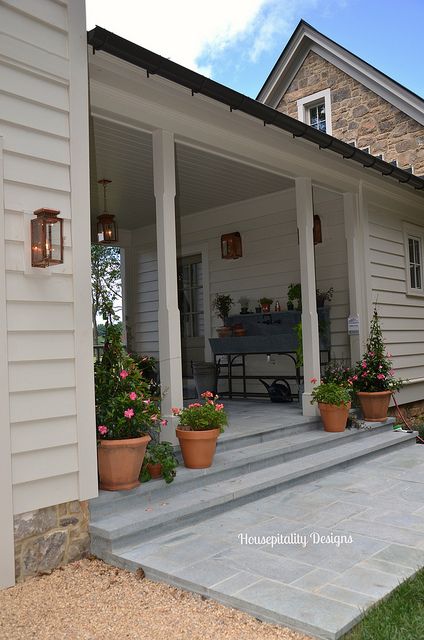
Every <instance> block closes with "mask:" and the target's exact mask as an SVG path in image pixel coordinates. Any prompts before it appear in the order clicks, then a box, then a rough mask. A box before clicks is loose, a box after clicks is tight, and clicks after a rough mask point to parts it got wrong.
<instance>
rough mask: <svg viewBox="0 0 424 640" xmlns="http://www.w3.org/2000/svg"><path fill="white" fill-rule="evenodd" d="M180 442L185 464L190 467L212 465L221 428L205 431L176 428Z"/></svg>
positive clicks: (198, 467) (202, 467)
mask: <svg viewBox="0 0 424 640" xmlns="http://www.w3.org/2000/svg"><path fill="white" fill-rule="evenodd" d="M176 434H177V438H178V440H179V443H180V447H181V453H182V456H183V460H184V465H185V466H186V467H188V468H189V469H206V468H207V467H210V466H211V464H212V461H213V458H214V455H215V451H216V441H217V439H218V436H219V434H220V430H219V429H207V430H205V431H188V430H185V429H176Z"/></svg>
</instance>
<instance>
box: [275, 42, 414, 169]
mask: <svg viewBox="0 0 424 640" xmlns="http://www.w3.org/2000/svg"><path fill="white" fill-rule="evenodd" d="M324 89H330V90H331V111H332V127H333V136H334V137H336V138H340V140H344V141H345V142H349V143H350V142H353V141H354V142H355V144H356V146H357V147H359V148H364V147H370V151H371V153H372V154H373V155H379V154H383V159H384V160H386V161H387V162H391V161H393V160H397V163H398V166H399V167H400V168H402V169H407V168H409V167H411V166H412V167H413V169H414V173H415V174H416V175H424V127H423V126H422V125H421V124H419V123H418V122H416V121H415V120H414V119H413V118H411V117H410V116H408V115H406V114H405V113H403V112H402V111H400V110H399V109H397V108H396V107H394V106H393V105H391V104H390V103H389V102H387V101H386V100H384V99H383V98H381V97H380V96H378V95H377V94H376V93H374V92H373V91H371V90H370V89H367V87H364V85H362V84H361V83H360V82H358V81H356V80H354V79H353V78H351V77H350V76H348V75H347V74H346V73H344V71H341V70H340V69H338V68H337V67H335V66H334V65H332V64H331V63H329V62H327V60H324V58H321V56H319V55H317V54H316V53H314V52H313V51H310V52H309V53H308V55H307V57H306V58H305V61H304V63H303V64H302V66H301V68H300V69H299V71H298V73H297V74H296V76H295V78H294V79H293V81H292V82H291V84H290V86H289V87H288V89H287V91H286V93H285V95H284V96H283V98H282V100H281V102H280V104H279V105H278V107H277V109H278V110H279V111H282V112H283V113H286V114H287V115H289V116H291V117H292V118H297V117H298V115H297V100H299V99H300V98H304V97H305V96H308V95H312V94H314V93H316V92H318V91H323V90H324Z"/></svg>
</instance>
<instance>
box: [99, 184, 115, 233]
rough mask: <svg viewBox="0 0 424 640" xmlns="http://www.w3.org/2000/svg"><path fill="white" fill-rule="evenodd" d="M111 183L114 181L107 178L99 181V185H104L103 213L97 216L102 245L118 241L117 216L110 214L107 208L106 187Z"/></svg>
mask: <svg viewBox="0 0 424 640" xmlns="http://www.w3.org/2000/svg"><path fill="white" fill-rule="evenodd" d="M111 182H112V180H107V179H106V178H102V179H101V180H98V183H99V184H102V185H103V213H102V214H101V215H99V216H97V242H99V243H100V244H109V243H110V242H116V241H117V239H118V232H117V228H116V222H115V216H114V215H113V214H112V213H108V210H107V206H106V187H107V186H108V184H110V183H111Z"/></svg>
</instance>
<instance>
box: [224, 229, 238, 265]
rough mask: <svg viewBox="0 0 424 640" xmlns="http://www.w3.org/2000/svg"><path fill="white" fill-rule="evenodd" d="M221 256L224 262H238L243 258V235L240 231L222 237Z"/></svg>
mask: <svg viewBox="0 0 424 640" xmlns="http://www.w3.org/2000/svg"><path fill="white" fill-rule="evenodd" d="M221 256H222V258H223V259H224V260H237V258H242V257H243V250H242V245H241V235H240V233H239V232H238V231H235V232H234V233H225V234H224V235H223V236H221Z"/></svg>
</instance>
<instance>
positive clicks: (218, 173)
mask: <svg viewBox="0 0 424 640" xmlns="http://www.w3.org/2000/svg"><path fill="white" fill-rule="evenodd" d="M90 146H91V157H90V163H91V216H92V219H93V220H94V219H95V218H96V216H97V215H98V214H99V213H101V212H102V210H103V195H102V194H103V190H102V187H100V186H99V185H98V184H97V180H99V179H100V178H108V179H109V180H112V185H111V187H110V188H109V191H108V210H109V211H110V212H111V213H115V214H116V216H117V219H118V221H119V225H120V226H121V227H122V228H125V229H136V228H138V227H141V226H145V225H149V224H154V222H155V200H154V193H153V160H152V139H151V136H150V134H148V133H144V132H142V131H139V130H136V129H132V128H129V127H126V126H124V125H121V124H117V123H114V122H110V121H108V120H103V119H100V118H93V119H92V129H91V145H90ZM176 178H177V212H178V213H179V214H180V215H188V214H191V213H196V212H197V211H205V210H207V209H211V208H213V207H218V206H221V205H224V204H230V203H232V202H238V201H240V200H247V199H249V198H254V197H258V196H261V195H265V194H267V193H273V192H275V191H282V190H285V189H289V188H291V187H293V182H292V181H291V180H289V179H287V178H284V177H282V176H279V175H276V174H273V173H270V172H268V171H265V170H263V169H260V168H256V167H252V166H249V165H247V164H243V163H241V162H238V161H236V160H232V159H229V158H224V157H222V156H219V155H215V154H213V153H210V152H206V151H204V150H201V149H197V148H193V147H189V146H186V145H183V144H179V143H177V144H176Z"/></svg>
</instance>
